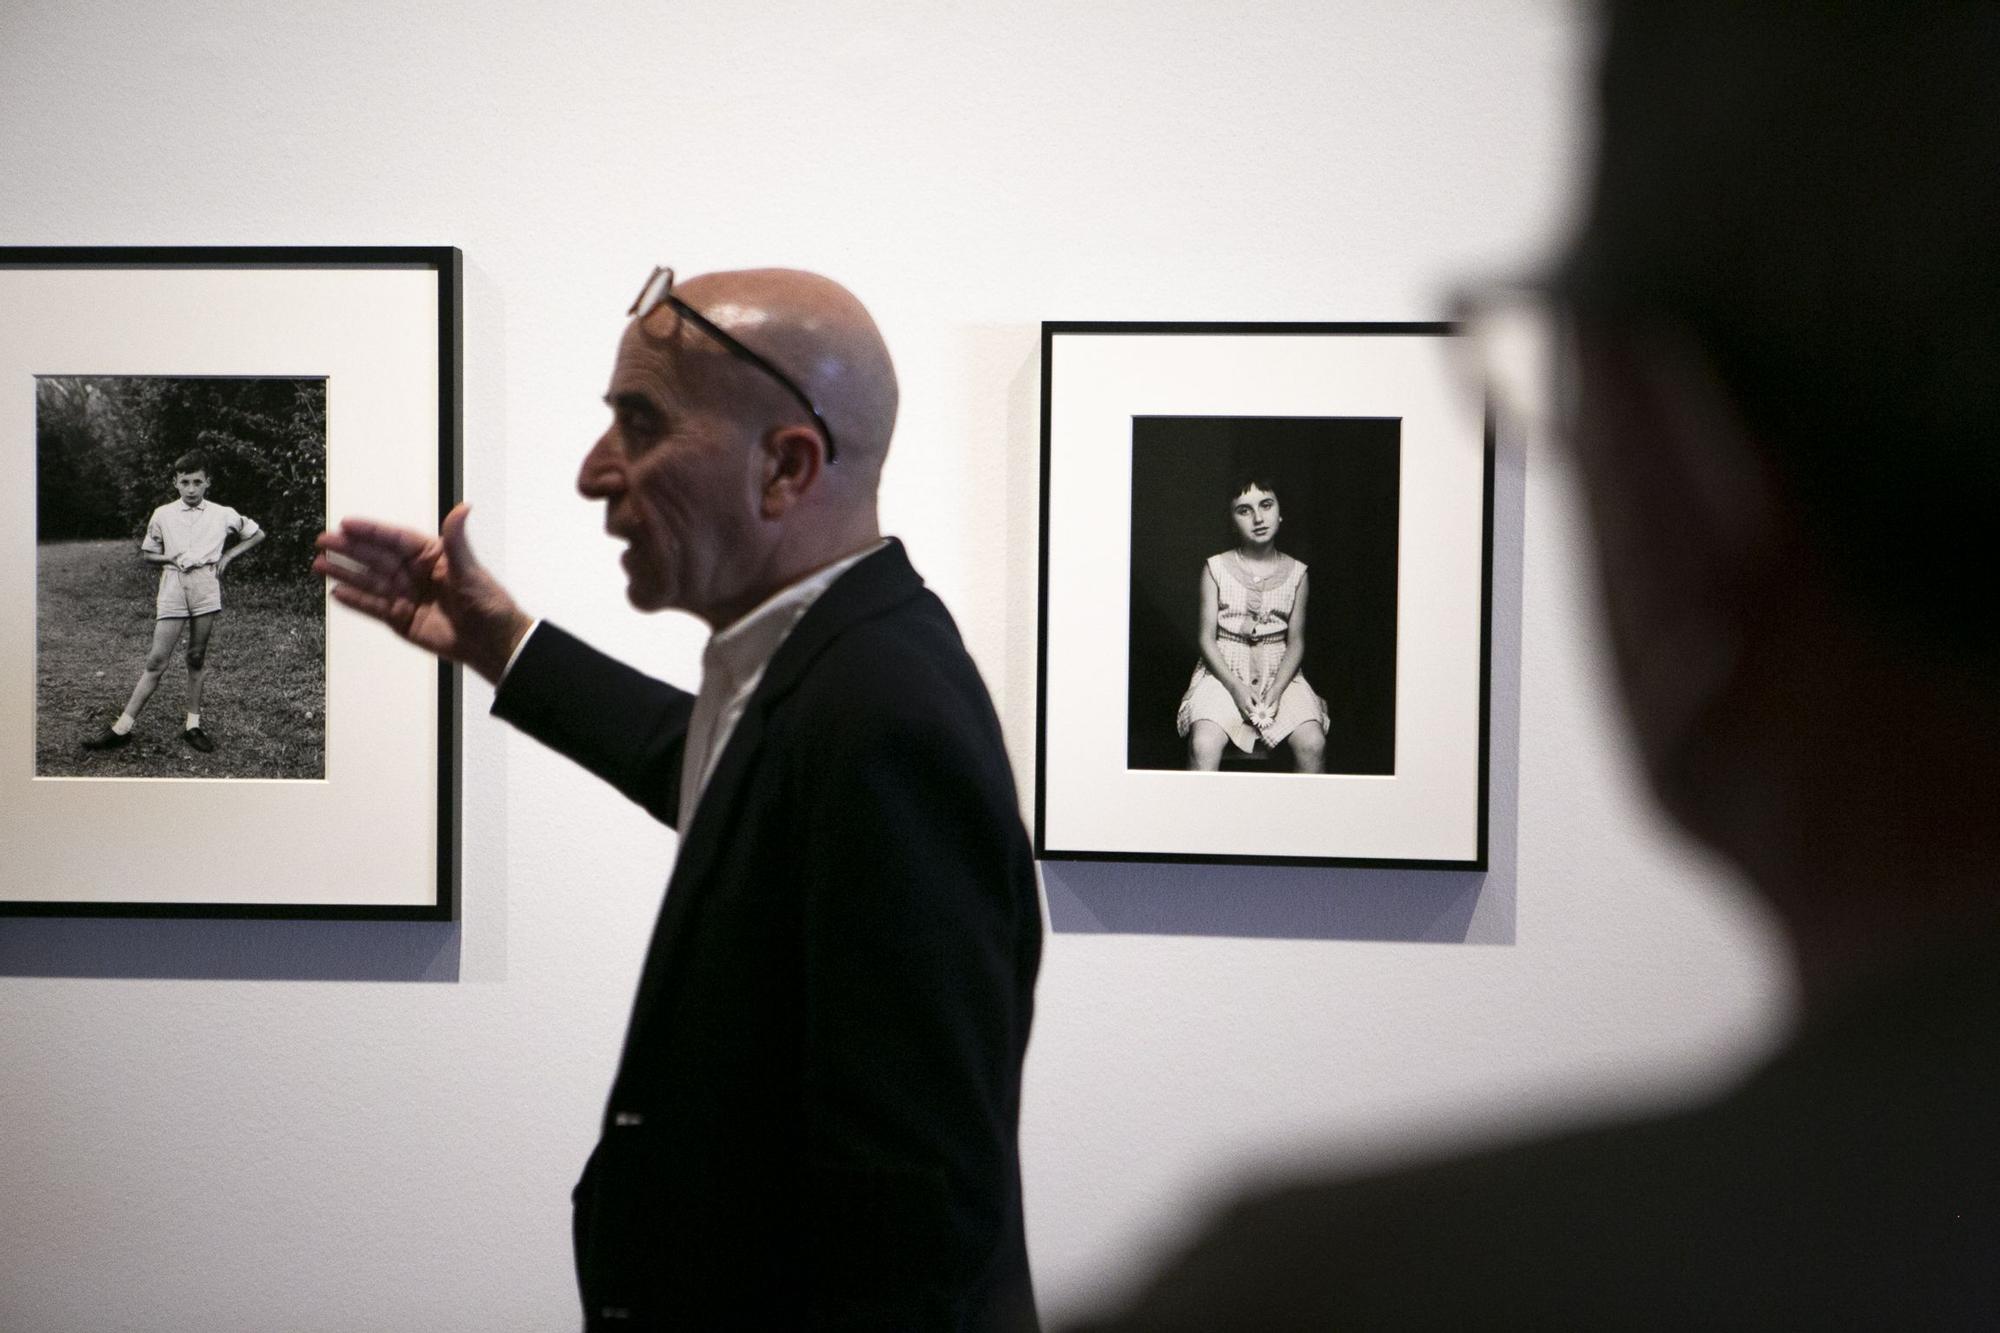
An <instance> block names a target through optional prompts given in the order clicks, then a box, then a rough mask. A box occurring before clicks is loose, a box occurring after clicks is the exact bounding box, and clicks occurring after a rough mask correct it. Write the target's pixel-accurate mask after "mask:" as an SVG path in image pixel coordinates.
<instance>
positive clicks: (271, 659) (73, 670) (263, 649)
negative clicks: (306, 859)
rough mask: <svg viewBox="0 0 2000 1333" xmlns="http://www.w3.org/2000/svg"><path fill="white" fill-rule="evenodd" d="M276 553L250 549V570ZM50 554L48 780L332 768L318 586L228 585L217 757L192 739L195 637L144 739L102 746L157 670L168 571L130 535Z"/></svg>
mask: <svg viewBox="0 0 2000 1333" xmlns="http://www.w3.org/2000/svg"><path fill="white" fill-rule="evenodd" d="M263 554H264V553H263V552H261V551H260V552H257V553H256V554H253V555H251V556H248V557H246V567H247V563H248V561H250V560H256V559H258V558H259V557H261V556H262V555H263ZM36 562H37V563H36V585H35V587H36V592H35V613H36V630H35V634H36V638H35V773H36V774H37V776H41V777H127V778H140V777H144V778H320V777H324V776H325V774H326V614H325V605H324V603H323V602H322V601H321V600H320V592H319V588H318V586H317V584H316V583H313V582H305V583H298V582H287V583H269V582H265V583H257V582H250V581H248V580H246V579H244V578H242V577H238V576H232V577H231V578H229V579H228V581H227V582H226V584H225V587H224V590H223V603H224V610H223V612H222V618H221V620H220V621H219V622H218V623H217V624H216V627H215V631H214V636H213V637H212V638H211V639H210V640H209V646H208V678H207V681H206V684H205V686H204V688H203V690H202V709H201V726H202V730H203V731H204V732H206V733H207V734H208V735H209V737H210V738H211V739H213V740H214V741H215V746H216V748H215V752H214V753H213V754H202V753H200V752H198V751H196V750H195V749H194V748H193V747H192V746H190V745H188V744H187V743H186V742H184V741H182V740H181V724H182V723H183V722H184V721H185V715H186V711H187V656H186V655H187V635H186V634H185V633H184V634H183V635H182V636H181V641H180V645H179V647H178V648H176V649H175V652H174V661H173V663H172V664H171V665H169V666H168V667H167V670H166V673H165V674H164V675H163V676H162V677H161V678H160V687H159V689H157V690H155V691H154V692H153V698H152V700H151V702H149V703H148V704H147V705H146V711H145V712H144V713H143V714H142V715H141V716H140V718H139V725H138V727H137V728H136V729H135V730H134V731H133V736H132V743H131V744H130V745H128V746H126V747H124V748H123V749H120V750H108V751H102V752H93V751H89V750H85V749H83V748H82V742H83V740H84V738H85V737H88V736H94V735H96V734H97V733H98V732H100V731H102V730H104V729H105V728H106V727H108V726H110V725H111V723H112V722H113V721H114V720H116V718H117V717H118V713H119V710H120V709H122V708H123V707H124V706H125V701H126V699H128V698H129V697H130V696H131V693H132V686H133V684H134V683H135V682H136V681H137V680H138V679H139V672H140V670H141V668H142V667H143V666H144V665H145V659H146V649H147V647H148V646H149V645H150V643H151V642H152V635H153V594H154V591H155V589H156V588H157V587H158V586H159V573H158V569H157V567H156V566H152V565H148V564H146V563H145V562H143V561H142V560H140V559H139V557H138V555H137V554H136V553H135V551H134V549H133V544H132V543H131V542H129V541H76V542H46V543H43V544H42V545H41V546H39V547H37V548H36Z"/></svg>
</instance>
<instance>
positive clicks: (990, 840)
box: [494, 543, 1041, 1329]
mask: <svg viewBox="0 0 2000 1333" xmlns="http://www.w3.org/2000/svg"><path fill="white" fill-rule="evenodd" d="M692 707H693V697H692V696H691V695H689V694H687V693H686V692H685V691H682V690H677V689H674V688H672V687H670V686H667V685H664V684H662V683H660V682H659V681H656V680H653V679H651V678H649V677H647V676H645V675H642V674H640V673H639V672H637V671H634V670H632V669H631V668H629V667H626V666H623V665H621V664H620V663H618V662H616V661H613V660H612V659H610V658H608V657H605V656H604V655H602V654H600V653H598V652H596V651H595V650H594V649H591V648H589V647H587V646H585V645H584V644H582V643H580V642H578V641H577V640H576V639H574V638H572V637H570V636H569V635H567V634H565V633H563V632H562V631H561V630H559V629H556V628H555V627H553V626H551V625H548V624H544V625H543V626H542V627H541V628H540V629H538V630H537V631H536V632H535V634H534V635H533V636H532V637H531V638H530V640H529V641H528V644H527V646H526V647H525V648H524V649H523V651H522V653H521V656H520V658H519V659H518V660H517V661H516V662H515V664H514V667H513V669H512V670H511V671H510V672H509V673H508V675H507V678H506V680H505V682H504V683H503V685H502V687H501V689H500V692H499V695H498V698H497V699H496V701H495V703H494V712H495V713H497V714H498V715H499V716H501V717H504V718H506V719H507V720H509V721H510V722H512V723H514V724H515V725H516V726H518V727H520V728H521V729H523V730H524V731H526V732H527V733H528V734H530V735H532V736H534V737H536V738H537V739H538V740H541V741H543V742H545V743H546V744H548V745H550V746H552V747H554V748H555V749H557V750H559V751H561V752H562V753H564V754H566V755H569V756H570V757H571V758H573V759H575V760H577V761H578V762H579V763H581V764H583V765H584V766H585V767H587V768H589V769H590V770H591V771H592V772H594V773H596V774H598V775H599V776H601V777H603V778H605V779H606V780H607V781H609V782H611V783H612V784H613V785H615V786H616V787H617V788H618V789H619V790H620V791H622V792H624V793H625V794H626V795H627V796H629V797H631V798H632V799H633V800H634V801H637V802H638V803H639V804H640V805H642V806H644V807H645V808H646V809H647V810H649V811H650V812H652V814H653V815H654V816H655V817H657V818H659V819H660V820H662V821H664V822H666V823H669V824H671V823H673V822H674V819H675V816H676V814H677V809H678V803H679V800H680V772H681V757H682V750H683V744H684V741H685V737H686V732H687V725H688V718H689V715H690V712H691V710H692ZM1040 956H1041V908H1040V902H1039V899H1038V897H1037V894H1036V889H1035V878H1034V868H1033V858H1032V855H1031V853H1030V851H1029V846H1028V840H1027V835H1026V833H1025V831H1024V830H1023V828H1022V826H1021V818H1020V813H1019V807H1018V805H1017V803H1016V798H1015V791H1014V783H1013V777H1012V774H1011V772H1010V770H1009V768H1008V764H1007V757H1006V754H1005V752H1004V750H1003V749H1002V746H1001V737H1000V728H999V724H998V721H997V720H996V718H995V717H994V713H993V706H992V703H991V701H990V700H989V698H988V697H987V694H986V690H985V687H984V686H983V685H982V684H981V682H980V679H979V675H978V673H977V671H976V670H975V669H974V667H973V665H972V661H971V659H970V658H969V657H968V656H967V655H966V652H965V648H964V645H963V644H962V643H961V641H960V639H959V636H958V631H957V629H956V628H955V627H954V626H953V624H952V621H951V617H950V615H949V614H948V613H947V612H946V611H945V609H944V606H943V604H942V603H940V602H939V601H938V600H937V598H936V597H935V596H934V595H932V594H931V593H930V592H929V591H927V590H926V589H925V588H924V586H923V581H922V580H921V579H919V578H918V577H917V575H916V573H915V571H913V570H912V569H911V568H910V565H909V562H908V560H907V558H906V557H905V556H904V554H903V549H902V547H901V545H900V544H897V543H891V545H890V546H889V547H888V548H886V549H884V550H882V551H879V552H877V553H875V554H874V555H872V556H869V557H868V558H866V559H864V560H862V561H861V562H860V563H859V564H857V565H856V566H855V567H854V568H852V569H850V570H848V571H847V572H846V573H845V574H844V575H842V576H841V577H840V578H839V579H838V580H837V581H836V582H835V583H834V584H833V586H832V587H830V588H829V589H828V590H827V591H826V592H825V593H824V594H823V595H822V596H821V597H820V599H819V600H818V601H816V602H815V603H814V604H813V605H812V607H811V609H810V610H809V611H807V613H806V614H805V616H804V617H803V618H802V619H801V620H800V621H799V623H798V625H797V626H796V627H795V628H794V630H793V631H792V633H791V635H790V636H789V637H788V638H787V639H786V640H785V641H784V643H783V645H782V646H781V647H780V648H779V650H778V652H777V654H776V655H775V656H774V657H773V658H772V660H771V663H770V665H769V667H768V668H767V669H766V671H765V674H764V677H763V680H762V681H761V683H760V684H759V686H758V688H757V690H756V692H755V693H754V694H753V695H752V697H751V699H750V702H749V706H748V707H747V709H746V710H745V712H744V714H743V718H742V720H741V722H739V723H738V725H737V727H736V730H735V732H734V733H733V734H732V735H731V737H730V739H729V743H728V745H727V747H726V748H725V749H724V751H723V753H722V755H721V757H720V759H719V761H718V762H717V766H716V769H715V772H714V775H713V777H712V778H711V779H710V782H709V786H708V788H707V789H706V790H705V791H704V793H703V795H702V800H701V807H700V811H699V813H698V814H697V816H696V817H695V820H694V827H693V828H692V830H690V831H689V834H688V836H687V837H686V838H685V839H684V841H683V843H682V845H681V848H680V853H679V858H678V861H677V862H676V864H675V867H674V871H673V877H672V880H671V881H670V882H669V884H668V887H667V896H666V902H665V905H664V906H663V907H662V909H661V912H660V917H659V922H658V925H657V926H656V927H655V929H654V933H653V940H652V945H651V948H650V950H649V952H648V954H647V958H646V964H645V968H644V971H643V973H642V975H641V979H640V982H639V989H638V995H637V998H636V999H635V1001H634V1003H633V1007H632V1020H631V1025H630V1028H629V1030H628V1032H627V1035H626V1039H625V1051H624V1055H623V1058H622V1059H621V1061H620V1063H619V1068H618V1075H617V1079H616V1081H615V1082H614V1084H613V1086H612V1090H611V1098H610V1103H609V1105H608V1107H607V1109H606V1113H605V1119H604V1129H603V1136H602V1138H601V1139H600V1141H599V1143H598V1146H597V1150H596V1151H595V1153H593V1154H592V1156H591V1160H590V1163H589V1165H588V1166H587V1167H586V1168H585V1171H584V1174H583V1179H582V1180H581V1181H580V1182H579V1184H578V1186H577V1191H576V1200H575V1203H576V1213H575V1229H576V1258H577V1271H578V1279H579V1283H580V1286H581V1288H582V1294H583V1299H584V1305H585V1315H586V1319H587V1320H588V1321H589V1325H590V1327H592V1328H596V1327H598V1326H599V1325H600V1324H601V1325H603V1326H604V1327H606V1328H613V1329H616V1328H632V1327H635V1326H636V1327H648V1326H658V1325H671V1326H673V1327H685V1328H760V1329H780V1328H802V1327H845V1326H854V1327H894V1328H924V1329H961V1328H963V1329H986V1328H998V1327H1019V1326H1023V1325H1025V1324H1031V1323H1032V1320H1033V1317H1034V1316H1033V1297H1032V1291H1031V1288H1030V1285H1029V1277H1028V1261H1027V1250H1026V1245H1025V1241H1024V1237H1023V1231H1022V1219H1021V1186H1020V1165H1019V1158H1018V1154H1017V1149H1016V1143H1015V1137H1016V1136H1015V1129H1016V1123H1017V1119H1018V1114H1019V1107H1020V1089H1021V1060H1022V1056H1023V1053H1024V1052H1025V1050H1026V1047H1027V1042H1028V1025H1029V1019H1030V1015H1031V1010H1032V1005H1033V993H1034V982H1035V972H1036V968H1037V966H1038V965H1039V961H1040Z"/></svg>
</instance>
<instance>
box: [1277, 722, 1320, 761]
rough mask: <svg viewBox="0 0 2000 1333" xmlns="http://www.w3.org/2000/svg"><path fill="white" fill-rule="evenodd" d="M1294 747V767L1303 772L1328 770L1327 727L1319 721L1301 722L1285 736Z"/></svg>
mask: <svg viewBox="0 0 2000 1333" xmlns="http://www.w3.org/2000/svg"><path fill="white" fill-rule="evenodd" d="M1285 743H1286V744H1287V745H1290V746H1291V747H1292V767H1293V768H1295V769H1297V770H1298V771H1299V772H1301V773H1324V772H1326V728H1325V727H1322V726H1321V725H1320V724H1319V723H1317V722H1301V723H1299V725H1298V726H1297V727H1295V728H1294V729H1293V730H1292V734H1291V735H1290V736H1287V737H1286V738H1285Z"/></svg>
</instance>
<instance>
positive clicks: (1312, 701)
mask: <svg viewBox="0 0 2000 1333" xmlns="http://www.w3.org/2000/svg"><path fill="white" fill-rule="evenodd" d="M1229 520H1230V524H1231V526H1232V527H1233V528H1234V529H1235V537H1236V545H1235V546H1234V547H1233V548H1232V549H1230V550H1227V551H1221V552H1218V553H1217V554H1215V555H1212V556H1210V557H1208V559H1207V560H1206V561H1204V562H1203V564H1202V570H1201V575H1200V579H1199V583H1200V585H1201V614H1200V617H1199V621H1198V625H1199V628H1198V630H1197V632H1196V640H1197V645H1198V649H1199V652H1200V659H1201V660H1200V661H1198V662H1196V663H1195V668H1194V678H1193V679H1192V680H1191V681H1189V682H1188V688H1187V693H1186V694H1184V695H1182V696H1181V706H1180V713H1179V715H1178V717H1176V719H1175V726H1176V727H1177V728H1178V730H1179V731H1180V734H1181V735H1182V736H1184V737H1186V738H1187V743H1188V767H1189V768H1190V769H1192V770H1195V771H1197V772H1205V773H1212V772H1214V771H1215V770H1217V769H1219V768H1221V767H1222V752H1223V747H1224V746H1227V745H1234V746H1235V747H1236V748H1237V749H1239V750H1241V751H1243V752H1244V753H1245V754H1250V753H1252V752H1253V751H1254V750H1255V749H1256V746H1257V742H1258V741H1260V740H1261V741H1262V742H1263V743H1264V744H1265V745H1267V746H1269V747H1270V749H1271V750H1273V751H1276V750H1277V749H1278V747H1279V746H1280V745H1289V746H1290V747H1291V751H1292V766H1293V768H1294V769H1296V770H1297V771H1298V772H1300V773H1321V772H1324V771H1325V767H1326V727H1327V713H1326V701H1325V700H1324V699H1322V698H1320V697H1319V696H1318V695H1317V694H1314V693H1313V689H1312V686H1310V685H1308V684H1307V683H1306V678H1305V677H1304V676H1302V675H1300V674H1299V662H1300V660H1301V659H1302V658H1303V657H1304V656H1305V649H1306V592H1307V581H1306V567H1305V565H1304V563H1303V562H1301V561H1298V560H1294V559H1293V558H1292V557H1290V556H1288V555H1286V554H1285V553H1284V552H1282V551H1280V550H1279V549H1278V529H1279V528H1280V527H1281V526H1282V525H1283V523H1284V516H1283V513H1282V511H1281V510H1280V508H1279V505H1278V491H1277V487H1276V486H1274V485H1273V484H1272V483H1271V481H1270V480H1269V478H1267V477H1245V478H1243V479H1241V480H1240V481H1239V482H1238V483H1237V484H1236V485H1235V486H1233V487H1232V488H1231V491H1230V499H1229Z"/></svg>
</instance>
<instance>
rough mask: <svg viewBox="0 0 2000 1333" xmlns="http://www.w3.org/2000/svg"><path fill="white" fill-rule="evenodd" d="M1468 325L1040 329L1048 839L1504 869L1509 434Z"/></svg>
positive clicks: (1042, 850) (1043, 806) (1073, 850)
mask: <svg viewBox="0 0 2000 1333" xmlns="http://www.w3.org/2000/svg"><path fill="white" fill-rule="evenodd" d="M1452 336H1453V335H1452V331H1451V329H1450V327H1449V326H1447V325H1443V324H1307V325H1299V324H1220V325H1217V324H1208V325H1197V324H1113V323H1048V324H1045V325H1044V326H1043V331H1042V376H1043V378H1042V535H1041V643H1040V663H1039V670H1040V675H1039V694H1038V717H1037V726H1038V739H1039V746H1038V756H1037V768H1036V783H1035V806H1036V809H1035V838H1036V850H1037V853H1038V854H1039V855H1041V856H1044V857H1048V858H1052V859H1121V860H1122V859H1130V860H1146V859H1169V860H1196V861H1218V862H1274V863H1333V864H1355V865H1385V866H1411V867H1423V868H1463V869H1479V868H1483V867H1484V864H1485V858H1486V815H1485V804H1486V760H1487V755H1486V746H1487V712H1486V710H1487V701H1486V691H1487V684H1488V675H1489V671H1488V662H1487V654H1488V651H1489V650H1488V606H1487V602H1488V586H1487V585H1488V581H1489V578H1490V564H1491V542H1492V536H1491V526H1492V525H1491V498H1490V487H1491V469H1492V459H1491V449H1492V443H1491V431H1490V426H1489V423H1488V417H1487V413H1486V411H1485V409H1484V405H1483V404H1482V403H1481V402H1480V401H1479V400H1478V398H1477V396H1476V395H1475V394H1473V393H1472V392H1470V391H1469V390H1468V388H1467V385H1466V381H1465V378H1464V377H1463V376H1462V375H1461V374H1460V373H1459V371H1458V370H1457V368H1456V367H1455V366H1454V365H1453V364H1452V363H1451V358H1452V355H1453V352H1452V346H1451V339H1452Z"/></svg>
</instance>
